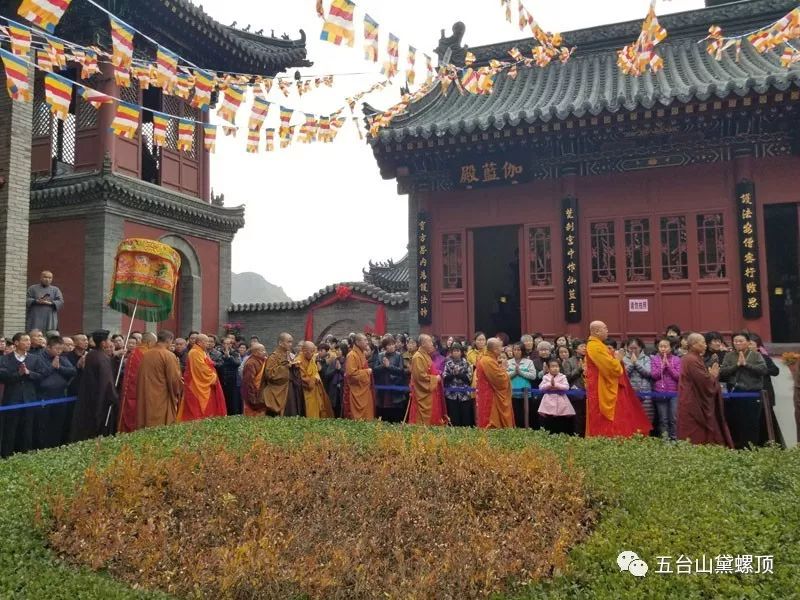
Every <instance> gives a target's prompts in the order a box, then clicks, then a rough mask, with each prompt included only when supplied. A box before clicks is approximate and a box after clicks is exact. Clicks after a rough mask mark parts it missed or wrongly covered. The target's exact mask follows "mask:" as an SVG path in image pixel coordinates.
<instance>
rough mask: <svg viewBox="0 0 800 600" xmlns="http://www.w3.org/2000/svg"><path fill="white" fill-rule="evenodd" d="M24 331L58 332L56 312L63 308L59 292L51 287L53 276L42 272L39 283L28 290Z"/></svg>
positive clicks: (48, 272)
mask: <svg viewBox="0 0 800 600" xmlns="http://www.w3.org/2000/svg"><path fill="white" fill-rule="evenodd" d="M26 304H27V307H28V318H27V320H26V329H27V330H28V331H31V330H32V329H40V330H42V331H54V330H58V311H60V310H61V309H62V308H63V306H64V296H63V295H62V294H61V290H60V289H58V288H57V287H56V286H54V285H53V274H52V273H51V272H50V271H42V275H41V278H40V280H39V283H37V284H36V285H32V286H31V287H29V288H28V297H27V300H26Z"/></svg>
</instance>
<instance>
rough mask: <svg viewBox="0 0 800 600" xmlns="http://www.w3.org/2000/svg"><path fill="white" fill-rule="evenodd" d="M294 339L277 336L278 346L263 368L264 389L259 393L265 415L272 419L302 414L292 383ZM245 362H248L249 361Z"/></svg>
mask: <svg viewBox="0 0 800 600" xmlns="http://www.w3.org/2000/svg"><path fill="white" fill-rule="evenodd" d="M293 346H294V339H293V338H292V336H291V335H290V334H288V333H282V334H280V335H279V336H278V346H277V348H275V351H274V352H273V353H272V354H270V355H269V358H268V359H267V364H266V366H265V368H264V385H265V387H264V389H263V391H262V392H261V393H262V396H263V399H264V404H265V405H266V408H267V414H268V415H271V416H273V417H278V416H280V417H284V416H285V417H296V416H298V415H300V414H302V412H301V410H300V406H301V404H302V401H303V399H302V397H298V396H299V394H298V392H297V390H296V388H295V386H294V385H293V382H292V369H293V368H294V367H293V361H292V356H291V353H292V347H293ZM247 362H250V361H249V360H248V361H247Z"/></svg>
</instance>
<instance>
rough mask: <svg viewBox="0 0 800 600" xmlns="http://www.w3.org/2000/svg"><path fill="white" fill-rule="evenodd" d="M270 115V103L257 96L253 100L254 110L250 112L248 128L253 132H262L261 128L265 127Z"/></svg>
mask: <svg viewBox="0 0 800 600" xmlns="http://www.w3.org/2000/svg"><path fill="white" fill-rule="evenodd" d="M268 114H269V101H267V100H265V99H264V98H261V97H260V96H259V95H258V94H256V97H255V99H254V100H253V109H252V111H251V112H250V122H249V123H248V124H247V128H248V129H249V130H251V131H253V130H255V131H261V127H262V126H263V125H264V121H265V120H266V118H267V115H268Z"/></svg>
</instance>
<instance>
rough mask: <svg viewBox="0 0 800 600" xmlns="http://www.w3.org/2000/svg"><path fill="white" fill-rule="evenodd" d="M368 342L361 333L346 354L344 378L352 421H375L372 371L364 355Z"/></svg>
mask: <svg viewBox="0 0 800 600" xmlns="http://www.w3.org/2000/svg"><path fill="white" fill-rule="evenodd" d="M368 347H369V342H367V336H365V335H364V334H363V333H359V334H358V335H356V337H355V340H354V346H353V349H352V350H351V351H350V352H348V353H347V359H346V360H345V365H344V378H345V384H346V386H345V387H346V390H347V399H346V400H347V401H349V406H350V418H351V419H353V420H354V421H373V420H375V388H374V386H373V383H372V369H370V368H369V364H368V363H367V357H366V355H365V353H366V351H367V348H368Z"/></svg>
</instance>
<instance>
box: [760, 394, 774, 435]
mask: <svg viewBox="0 0 800 600" xmlns="http://www.w3.org/2000/svg"><path fill="white" fill-rule="evenodd" d="M761 407H762V408H761V414H762V415H763V417H764V419H765V420H766V424H767V439H768V440H769V441H770V442H774V441H775V427H773V421H772V403H771V402H770V401H769V394H767V392H766V391H765V390H762V391H761Z"/></svg>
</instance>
